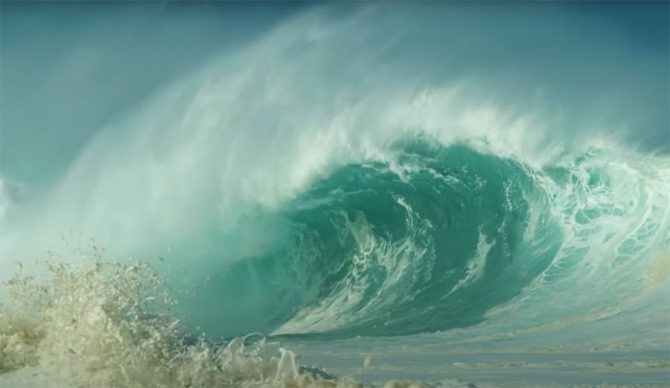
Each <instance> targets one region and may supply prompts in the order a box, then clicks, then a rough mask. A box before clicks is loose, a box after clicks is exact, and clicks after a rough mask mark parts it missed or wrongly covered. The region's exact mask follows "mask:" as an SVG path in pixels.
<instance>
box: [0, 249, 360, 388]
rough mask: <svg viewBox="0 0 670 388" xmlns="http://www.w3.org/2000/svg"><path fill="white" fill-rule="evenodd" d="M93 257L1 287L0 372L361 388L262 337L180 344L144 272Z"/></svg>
mask: <svg viewBox="0 0 670 388" xmlns="http://www.w3.org/2000/svg"><path fill="white" fill-rule="evenodd" d="M100 259H101V258H100V257H97V258H96V259H95V261H93V262H91V263H89V264H88V265H85V266H82V267H74V266H71V265H69V264H65V263H62V262H60V263H59V262H53V261H50V262H47V263H45V264H44V265H46V266H48V270H49V276H48V277H47V279H48V280H47V281H46V282H38V281H37V280H36V279H35V278H33V277H31V276H27V275H24V274H23V273H22V271H21V270H19V271H18V273H17V274H16V275H15V276H14V277H13V278H12V279H11V280H10V281H8V282H7V284H6V285H5V287H6V295H7V298H6V300H4V301H3V303H2V305H1V306H0V374H2V373H7V372H11V371H14V370H17V369H21V368H25V367H32V368H35V370H37V371H38V372H39V373H40V374H44V375H47V376H49V378H54V379H56V381H62V382H63V383H64V384H67V385H68V386H70V385H72V386H81V385H95V386H100V387H113V386H124V387H145V386H162V387H188V386H198V387H202V386H207V387H210V386H220V387H264V386H296V387H302V386H324V387H326V386H328V387H336V386H337V387H358V386H360V384H358V383H356V382H353V381H334V380H325V379H323V378H322V377H323V376H328V375H327V374H325V373H323V372H322V373H321V374H320V375H315V374H314V373H310V372H308V371H306V370H305V369H304V368H302V367H301V366H300V365H299V364H298V358H297V356H296V355H295V354H294V353H292V352H291V351H289V350H287V349H284V348H282V347H280V345H279V343H277V342H268V341H266V339H265V338H264V337H263V336H262V335H254V334H251V335H247V336H246V337H243V338H234V339H231V340H230V341H227V342H225V343H221V344H214V343H211V342H207V341H206V340H204V339H203V338H186V337H185V336H184V334H183V332H182V331H181V330H180V325H179V322H178V321H177V320H176V319H175V318H173V317H171V316H170V315H169V311H170V309H171V308H172V305H173V303H174V301H173V300H172V299H171V298H170V297H169V296H168V295H167V293H166V292H165V291H164V289H163V286H162V285H161V281H160V280H159V279H158V277H157V276H156V274H155V273H154V272H153V271H152V270H151V269H150V267H148V266H147V265H146V264H143V263H139V262H138V263H133V264H128V263H121V262H117V261H101V260H100ZM0 381H1V380H0ZM28 381H30V380H28Z"/></svg>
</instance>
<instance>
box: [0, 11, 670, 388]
mask: <svg viewBox="0 0 670 388" xmlns="http://www.w3.org/2000/svg"><path fill="white" fill-rule="evenodd" d="M400 7H401V9H400V10H401V11H403V12H398V11H397V10H395V11H393V10H390V9H386V8H385V7H375V6H366V7H361V8H360V9H358V8H357V9H353V8H349V7H343V8H337V9H336V7H333V8H328V7H326V8H319V9H308V10H307V11H306V12H304V13H300V14H298V15H297V16H295V17H290V18H287V19H286V20H283V22H282V23H280V24H278V26H277V27H276V28H273V29H272V30H271V31H269V32H268V33H267V34H266V35H264V36H262V37H260V38H258V40H257V41H254V42H252V43H250V44H249V45H246V46H244V47H242V48H240V49H238V50H231V52H228V53H226V55H225V56H221V57H220V58H219V59H218V60H214V61H211V62H209V63H207V64H206V65H205V66H203V67H202V68H201V69H200V70H198V71H194V72H193V73H192V74H188V76H185V77H184V78H183V79H181V80H180V81H178V82H175V83H174V84H171V85H166V86H165V88H164V89H162V90H160V91H159V92H157V93H156V95H155V96H154V97H153V98H151V99H148V100H146V101H145V102H144V103H142V104H140V105H138V106H135V107H134V108H133V109H134V110H133V111H132V112H125V113H127V114H126V115H124V116H123V117H119V118H117V119H115V120H113V121H111V122H110V123H109V124H108V125H107V126H106V127H105V128H102V129H101V130H100V131H99V132H98V133H97V135H96V136H95V137H94V139H93V140H92V141H91V142H90V143H89V144H88V145H87V146H86V147H84V148H83V149H82V150H81V153H80V154H79V156H78V159H77V160H76V161H75V162H74V163H73V164H72V166H71V168H69V170H68V171H67V173H66V174H65V176H64V177H62V179H54V181H55V183H53V184H54V186H53V187H49V188H48V189H44V190H45V192H44V193H31V194H30V195H28V194H26V195H25V196H24V195H23V194H22V195H18V194H16V193H14V191H17V193H18V191H22V190H19V188H21V189H23V186H22V185H20V187H19V185H18V184H16V186H17V188H16V189H14V188H13V186H14V183H12V188H10V189H11V190H7V187H6V186H8V184H7V180H4V178H3V180H0V228H1V230H2V233H1V234H0V257H1V258H2V260H1V261H0V267H1V268H0V269H1V270H2V271H0V280H7V279H8V278H9V277H10V276H11V274H12V273H13V271H12V267H13V266H14V262H12V260H14V259H16V260H17V261H18V262H20V263H22V264H21V265H22V266H24V267H25V268H24V271H28V265H27V263H26V260H27V259H29V258H31V257H37V256H41V255H42V252H43V251H44V250H46V249H50V250H54V251H56V252H59V253H61V251H62V250H65V251H66V253H65V254H61V255H60V256H59V258H58V259H57V261H58V263H57V264H54V265H52V266H51V267H50V268H49V267H48V266H47V268H46V269H45V267H44V266H38V269H37V270H35V274H33V273H30V274H29V275H35V279H32V278H31V277H30V276H27V275H26V276H23V275H20V276H18V277H16V278H14V279H13V280H10V283H8V284H7V285H6V287H4V288H3V289H2V290H0V293H2V296H3V297H5V296H12V295H13V296H12V297H17V298H18V299H17V298H14V299H13V300H16V301H18V302H16V303H15V304H14V305H11V303H8V304H7V303H5V304H3V305H2V309H0V372H3V371H6V370H14V369H17V368H22V367H26V366H31V365H38V366H40V367H44V368H46V369H49V370H50V371H51V372H53V373H55V374H56V375H59V374H60V375H62V376H63V377H64V378H65V379H66V380H68V381H74V382H80V383H82V384H86V383H87V382H88V381H89V380H90V381H98V382H100V384H101V385H103V386H105V385H107V386H115V385H137V386H142V385H148V383H146V382H147V381H149V380H151V379H154V378H156V379H159V381H164V380H160V379H167V380H169V381H173V382H178V384H182V383H183V385H188V384H191V385H203V384H204V385H213V384H218V383H220V384H222V385H226V384H227V385H233V386H234V385H235V384H243V383H244V382H247V383H249V385H253V384H256V385H263V384H266V385H268V384H273V383H277V382H278V381H292V380H296V379H299V378H303V377H301V376H303V375H306V374H310V373H307V372H309V371H307V372H306V370H305V369H304V368H303V369H302V370H301V369H300V366H299V365H298V362H297V361H296V360H295V359H293V357H294V355H292V353H290V352H287V351H285V350H284V351H280V350H279V349H278V345H277V344H273V343H274V341H275V340H276V338H281V339H282V341H283V340H284V339H286V340H287V341H301V340H304V341H306V342H307V343H315V342H317V341H315V340H320V339H324V340H326V342H327V343H331V342H329V341H330V340H333V343H335V342H337V341H339V340H344V341H346V340H348V339H352V338H358V337H383V338H384V339H387V340H388V341H390V342H393V341H394V340H396V339H399V342H400V343H401V344H407V343H409V341H411V340H412V339H416V338H417V337H420V336H426V337H428V336H431V337H430V338H431V341H432V340H434V342H435V346H436V347H437V346H440V347H441V346H442V345H444V344H446V343H448V344H455V343H459V341H470V340H472V341H477V340H481V341H483V342H486V341H489V340H500V339H505V338H512V337H515V336H518V335H521V334H524V333H526V334H527V333H531V334H532V333H540V336H541V335H542V333H544V331H545V330H546V329H548V328H556V327H559V328H564V329H566V332H568V333H572V332H573V329H574V328H576V327H580V325H581V324H583V323H591V322H601V321H606V320H608V319H611V325H609V326H608V325H604V326H607V328H608V330H609V333H610V334H609V335H610V337H607V338H606V337H605V336H604V334H602V333H596V334H598V335H601V334H602V335H603V337H602V338H601V337H600V336H595V337H597V338H596V339H597V340H601V341H602V342H604V343H607V342H608V341H609V340H610V339H611V338H613V337H614V336H617V335H622V333H623V332H627V329H628V327H629V326H631V327H635V328H636V330H637V331H631V333H632V334H630V335H631V337H634V338H633V340H631V342H636V343H640V344H653V343H654V342H656V343H657V344H658V343H660V344H667V319H666V318H667V311H668V310H667V303H665V302H664V301H663V300H662V298H663V296H665V295H667V292H668V291H670V270H669V269H668V258H669V257H670V159H669V158H668V156H667V155H663V154H654V153H651V152H642V151H640V150H639V149H638V147H637V146H636V145H631V144H629V143H632V142H624V141H622V139H631V138H636V137H638V135H637V133H639V132H640V131H641V129H643V128H645V126H644V125H651V124H653V122H655V121H663V119H664V117H665V116H663V113H662V112H666V111H667V110H666V109H665V106H663V102H664V101H665V100H664V98H665V97H663V96H661V97H659V98H652V97H653V96H656V95H657V92H656V89H655V88H654V86H655V84H654V85H651V84H649V83H648V81H644V80H642V79H638V78H630V77H628V78H626V77H625V76H626V75H628V74H629V73H630V74H651V73H654V74H655V72H652V71H650V69H657V68H659V67H660V68H662V67H663V64H664V63H663V62H662V61H657V60H656V58H655V57H654V56H653V55H651V54H649V53H642V54H644V55H642V54H641V55H640V56H631V55H629V51H627V49H626V50H624V49H622V50H619V51H617V50H612V52H611V53H610V52H609V51H608V54H607V55H606V56H605V57H604V58H607V60H603V59H602V58H601V57H599V56H597V55H601V54H602V55H605V54H604V53H600V52H598V53H599V54H597V55H596V57H597V58H595V59H598V61H595V60H593V61H589V60H588V59H589V58H592V57H591V56H590V55H592V53H593V52H594V51H593V47H601V46H603V47H605V45H601V44H599V41H598V40H594V41H592V40H589V39H586V40H584V39H583V37H584V36H589V37H590V36H592V35H594V34H586V33H582V32H581V31H578V30H571V29H566V28H565V26H566V25H568V26H572V24H570V23H571V22H572V20H573V19H572V18H571V13H570V12H571V11H569V10H565V11H560V10H558V9H556V10H554V11H552V12H556V14H555V15H554V14H552V18H551V20H549V19H550V18H545V17H542V18H540V17H536V15H535V14H533V13H532V12H531V13H529V14H525V13H524V14H519V15H518V16H512V14H511V13H510V14H506V12H508V11H507V10H505V11H502V9H501V10H497V8H496V9H495V10H494V9H491V10H489V11H486V12H483V13H482V14H481V15H479V16H480V17H481V19H478V20H479V23H478V25H486V26H489V27H490V28H491V31H488V30H487V31H484V32H480V31H471V33H472V38H473V39H472V41H473V42H474V43H476V44H477V45H478V46H476V48H475V49H473V51H469V46H468V45H463V44H462V41H461V40H462V38H461V37H462V36H469V34H467V33H464V31H468V29H469V28H471V27H468V28H466V27H464V25H463V20H469V19H470V18H469V16H468V15H470V13H471V12H473V11H472V10H469V8H467V7H465V8H458V7H455V8H453V9H452V8H450V7H451V6H448V7H447V6H445V8H439V9H437V8H431V7H429V6H426V7H416V8H412V7H407V6H403V5H400ZM410 8H412V10H411V12H412V15H414V16H416V17H408V16H407V14H406V13H405V12H404V11H407V12H410ZM552 10H553V8H552ZM499 12H503V13H505V15H506V17H504V18H501V17H499V16H500V15H501V14H499ZM524 12H526V11H524ZM528 12H530V11H528ZM533 12H534V11H533ZM538 12H539V11H538ZM542 12H545V11H542ZM512 13H514V12H512ZM538 15H539V14H538ZM470 16H472V15H470ZM508 17H509V18H508ZM517 17H518V18H519V19H518V21H519V23H515V22H509V21H510V20H511V21H514V20H517V19H516V18H517ZM545 19H546V23H547V26H546V30H544V29H542V30H541V31H540V30H538V31H536V30H535V29H534V30H533V34H529V33H528V31H527V30H525V29H524V28H526V29H527V28H528V26H531V25H535V24H534V23H535V21H536V20H545ZM529 20H530V21H533V23H532V24H528V21H529ZM502 21H505V22H502ZM517 24H518V25H519V26H522V25H525V26H526V27H524V28H520V29H519V30H517V29H516V27H514V26H515V25H517ZM445 28H446V29H447V30H445ZM391 31H392V32H393V33H390V32H391ZM448 31H450V32H449V33H447V32H448ZM492 31H493V33H492ZM506 31H512V34H511V35H509V36H508V35H505V36H508V39H510V40H511V41H512V43H511V44H510V47H507V48H506V49H501V48H499V47H498V42H496V41H494V40H491V39H490V37H489V35H491V36H495V35H496V32H500V33H501V34H502V33H503V32H505V33H507V32H506ZM598 31H600V29H598ZM603 31H605V32H607V31H610V27H609V26H608V27H607V28H605V27H603ZM475 32H476V33H477V34H475ZM578 32H579V33H578ZM535 33H537V34H542V36H541V37H538V36H536V35H535ZM595 35H597V34H595ZM603 36H604V37H605V38H602V37H601V38H599V39H607V42H609V39H611V36H612V34H609V33H603ZM526 37H530V40H526ZM556 37H563V38H564V39H566V42H568V41H569V42H573V41H574V42H573V43H574V46H575V47H574V52H572V51H571V52H566V51H565V50H566V49H567V47H566V46H571V45H564V44H563V43H561V42H563V40H562V39H558V40H556ZM475 38H476V39H475ZM540 38H542V41H546V42H548V45H547V47H546V50H547V51H546V53H545V54H546V58H548V60H547V61H546V62H544V61H543V62H542V63H540V64H538V65H537V66H536V67H537V68H535V67H533V66H530V65H528V69H526V68H525V67H524V68H523V69H520V68H519V66H520V64H521V63H523V62H526V60H525V59H524V58H521V59H520V58H518V57H517V56H518V54H519V52H525V51H527V50H526V49H525V47H526V46H528V47H535V46H536V40H537V39H540ZM445 39H447V40H448V42H447V43H449V44H443V43H444V40H445ZM594 39H595V38H594ZM417 42H420V44H417ZM594 42H595V43H594ZM549 43H551V44H549ZM596 43H597V44H596ZM626 44H628V43H626ZM517 45H520V46H518V47H517ZM621 45H622V48H626V47H627V46H625V45H624V43H621ZM120 46H123V45H120ZM170 47H171V46H170ZM520 47H521V48H522V49H520ZM607 47H609V46H607ZM543 50H544V48H543ZM505 51H509V53H510V54H509V58H507V57H506V58H505V61H503V62H505V66H501V68H502V69H498V68H497V66H496V65H497V63H498V59H499V58H498V57H497V56H494V57H492V58H491V59H490V60H484V59H482V60H481V61H482V63H484V62H486V63H487V64H488V63H489V62H491V63H494V65H492V66H488V65H487V66H486V67H484V66H481V67H478V66H471V65H472V63H470V62H471V60H472V58H473V55H472V54H473V53H475V52H476V53H478V55H480V53H501V52H505ZM352 52H355V53H356V55H350V53H352ZM556 52H560V53H561V55H560V57H561V58H564V57H565V58H568V59H565V61H566V62H565V63H570V64H571V66H574V64H575V63H579V64H588V63H598V64H599V66H595V65H594V66H592V68H588V69H586V68H585V69H584V71H583V72H582V71H580V72H576V71H572V73H569V74H566V75H565V77H566V79H569V80H571V82H563V78H561V77H558V78H556V79H560V80H561V81H558V83H562V84H565V85H568V84H570V85H577V86H578V87H577V88H576V89H575V90H569V88H567V89H566V88H565V87H563V85H551V84H549V85H544V82H545V78H546V69H547V68H557V67H559V66H557V63H559V62H558V59H557V57H556ZM496 55H499V54H496ZM593 55H595V54H593ZM534 56H537V57H540V56H541V55H536V54H534ZM342 58H346V61H344V60H343V59H342ZM477 58H479V56H477ZM562 60H563V59H562ZM624 61H627V62H624ZM475 62H476V61H475ZM528 62H532V61H528ZM629 62H630V63H629ZM560 63H563V62H560ZM621 63H626V64H630V66H620V64H621ZM580 66H581V65H580ZM584 66H586V65H584ZM466 69H468V70H466ZM469 69H473V70H469ZM510 69H511V70H510ZM620 69H626V73H624V74H621V73H619V72H620V71H621V70H620ZM631 69H633V70H631ZM526 70H527V71H526ZM531 70H532V71H531ZM573 70H574V69H573ZM587 70H588V71H587ZM662 70H663V69H662ZM533 71H534V72H536V73H537V74H531V73H533ZM577 73H578V74H577ZM518 74H526V75H528V77H519V76H518ZM520 78H527V79H523V80H522V79H520ZM612 80H617V81H619V80H622V83H619V84H617V87H618V88H620V89H621V90H625V93H621V94H622V96H632V97H630V98H623V97H621V98H620V99H617V98H612V96H613V95H614V94H615V92H616V88H610V86H611V84H612ZM596 81H597V82H596ZM623 81H625V82H623ZM643 81H644V82H643ZM547 82H549V81H547ZM587 82H588V83H587ZM584 84H588V85H591V86H592V87H589V88H584V87H583V85H584ZM600 84H602V85H607V86H606V87H605V86H602V87H598V85H600ZM538 85H544V86H546V90H545V89H544V86H543V87H539V86H538ZM538 87H539V89H538ZM647 89H649V90H647ZM659 93H660V92H659ZM566 96H570V98H566ZM573 96H574V98H573ZM577 96H579V98H577ZM637 97H640V98H637ZM633 100H635V101H633ZM650 101H653V104H652V103H650V105H649V106H646V105H645V104H646V103H648V102H650ZM658 106H663V109H660V108H658ZM635 107H637V108H635ZM619 108H620V109H619ZM636 110H637V111H638V112H633V111H636ZM562 111H565V112H569V113H570V114H565V115H564V114H562V113H561V112H562ZM603 111H604V112H603ZM641 112H642V113H641ZM658 112H661V113H658ZM647 113H649V114H647ZM637 116H645V117H646V116H649V117H650V119H649V120H648V121H645V120H643V119H641V118H640V117H637ZM651 116H653V117H651ZM650 123H651V124H650ZM650 132H653V131H650ZM652 135H653V134H652ZM63 136H65V139H67V136H69V134H64V135H63ZM657 137H658V138H661V136H660V135H659V136H657ZM653 138H654V136H651V139H653ZM641 144H642V143H641ZM661 148H662V149H663V147H661ZM3 181H4V182H5V183H3ZM46 186H47V185H46V184H45V187H46ZM24 197H25V198H24ZM70 231H71V232H70ZM64 232H65V234H67V236H68V237H67V238H65V243H66V244H65V245H66V247H65V248H62V244H61V240H62V235H63V233H64ZM89 237H91V238H94V239H95V244H96V246H103V247H105V248H106V249H107V251H106V252H105V253H104V254H99V255H98V254H94V255H93V256H94V260H93V263H92V262H91V260H90V258H87V257H88V256H90V255H88V254H82V252H81V250H82V249H84V250H87V249H88V248H86V247H87V246H88V242H87V239H88V238H89ZM82 241H83V242H82ZM82 247H83V248H82ZM96 249H97V248H96ZM71 251H74V252H71ZM94 251H95V249H94ZM129 255H130V256H133V257H139V258H142V259H143V260H144V261H146V262H151V264H152V265H151V266H152V267H153V268H155V272H156V273H155V274H154V273H152V272H150V271H145V270H144V269H143V267H142V268H141V266H140V267H138V266H137V265H136V264H132V263H131V264H128V262H127V261H126V260H121V261H122V263H118V262H111V261H108V260H107V259H108V258H114V257H121V258H123V257H127V256H129ZM131 262H134V261H131ZM158 278H161V279H163V282H162V285H159V284H158V281H157V279H158ZM163 292H166V293H168V294H170V295H171V298H173V299H174V301H175V302H177V303H176V304H172V302H171V300H172V299H171V300H167V299H164V298H163ZM12 293H13V294H12ZM154 298H157V299H154ZM9 300H10V299H9V298H8V297H7V298H6V299H3V302H5V301H9ZM156 300H159V301H161V303H158V302H156ZM12 303H13V302H12ZM609 322H610V321H608V324H609ZM645 325H647V326H645ZM594 327H595V326H594ZM598 327H600V326H598ZM250 332H262V333H267V334H270V336H271V338H269V339H267V341H265V342H264V340H258V339H257V338H255V337H253V338H251V339H250V338H247V339H246V340H241V339H237V340H232V339H231V338H232V337H235V336H243V335H246V334H248V333H250ZM435 333H438V334H437V335H439V338H438V337H436V336H433V335H434V334H435ZM201 335H203V336H206V337H207V339H202V338H200V337H199V336H201ZM375 339H378V338H375ZM310 341H312V342H310ZM344 341H341V342H344ZM403 341H406V342H403ZM541 344H542V343H541V341H539V340H538V341H536V342H533V343H532V345H533V346H540V345H541ZM242 345H244V346H242ZM266 345H267V346H266ZM655 346H658V345H655ZM650 347H651V345H650ZM552 349H553V348H552ZM238 350H239V352H238ZM61 359H62V360H63V361H64V362H60V361H58V360H61ZM235 360H237V361H235ZM282 360H283V361H282ZM238 361H239V362H238ZM80 362H83V363H84V365H85V368H79V367H76V366H75V367H73V365H78V363H80ZM666 364H667V363H666ZM666 364H663V365H666ZM133 365H135V366H133ZM440 366H441V365H440ZM84 369H86V370H84ZM87 371H88V372H87ZM89 372H91V373H89ZM145 372H146V373H145ZM315 373H316V372H315ZM315 373H311V374H312V375H315V376H321V375H320V374H319V373H316V374H315ZM91 379H92V380H91ZM96 379H98V380H96ZM167 380H165V381H166V382H165V385H170V382H167ZM210 383H211V384H210Z"/></svg>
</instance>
